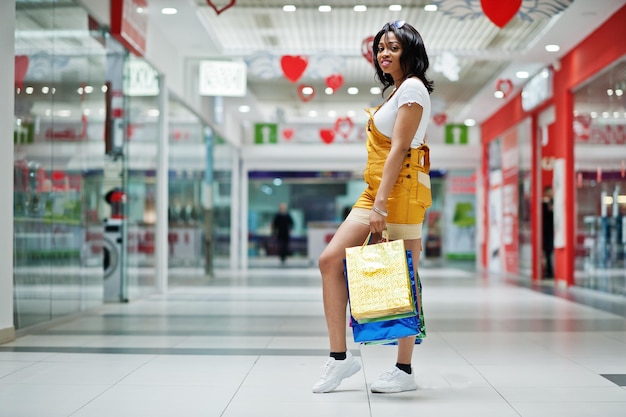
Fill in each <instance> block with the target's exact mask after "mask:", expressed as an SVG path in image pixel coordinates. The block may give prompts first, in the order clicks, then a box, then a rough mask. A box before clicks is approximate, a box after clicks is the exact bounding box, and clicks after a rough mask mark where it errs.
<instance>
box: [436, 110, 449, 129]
mask: <svg viewBox="0 0 626 417" xmlns="http://www.w3.org/2000/svg"><path fill="white" fill-rule="evenodd" d="M446 120H448V115H446V114H445V113H437V114H436V115H434V116H433V121H434V122H435V124H436V125H437V126H441V125H443V124H444V123H446Z"/></svg>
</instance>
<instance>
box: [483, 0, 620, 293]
mask: <svg viewBox="0 0 626 417" xmlns="http://www.w3.org/2000/svg"><path fill="white" fill-rule="evenodd" d="M624 21H626V7H623V8H622V9H620V10H619V11H618V12H616V13H615V14H614V15H613V16H612V17H610V18H609V19H608V20H607V21H606V22H605V23H604V24H603V25H602V26H601V27H600V28H599V29H597V30H596V31H595V32H593V33H592V34H591V35H590V36H589V37H588V38H587V39H585V40H584V41H583V42H581V43H580V44H579V45H578V46H576V47H575V48H574V49H573V50H572V51H570V52H569V53H568V54H567V55H566V56H564V57H563V58H562V59H561V60H560V62H559V63H558V65H556V66H553V67H552V68H546V69H544V70H543V71H542V73H541V74H537V77H538V79H539V81H537V82H542V83H543V87H542V88H543V90H542V91H543V95H542V96H541V97H540V99H539V100H537V101H536V102H534V103H532V106H530V107H529V106H528V103H525V100H527V97H528V96H527V95H524V94H519V95H518V96H516V97H514V98H512V99H511V100H510V101H509V102H508V103H507V104H506V105H505V106H503V107H502V108H501V109H500V110H499V111H498V112H496V113H495V114H494V115H493V116H492V117H491V118H490V119H488V120H487V121H485V122H484V123H483V125H482V140H483V155H484V156H485V158H484V160H483V176H484V184H483V187H484V189H485V190H486V192H485V196H484V202H485V203H484V204H485V207H486V209H485V211H484V216H485V218H484V221H483V225H484V227H485V230H487V231H488V237H487V238H486V239H485V241H484V242H483V244H482V260H481V264H482V266H483V267H485V268H487V269H490V270H494V271H501V272H504V273H511V274H521V275H527V276H528V277H531V278H532V279H533V280H540V279H542V278H543V277H542V274H543V272H542V265H543V263H544V259H543V256H542V220H541V213H542V206H541V200H542V193H543V190H544V188H545V187H546V186H551V187H552V189H553V192H554V200H553V207H554V230H553V232H554V238H553V243H554V279H555V281H556V282H557V283H562V284H565V285H581V286H588V287H592V288H597V289H602V290H607V291H610V292H618V293H624V285H623V283H624V275H625V274H626V268H625V265H624V264H623V234H620V232H618V230H619V227H618V223H620V224H621V216H622V215H623V210H624V205H623V204H622V203H620V201H623V200H624V197H623V196H622V194H623V190H624V189H625V187H626V184H625V183H624V181H625V180H624V174H623V172H624V170H623V168H622V167H623V163H624V162H623V159H624V152H623V149H624V147H623V146H624V145H623V139H622V137H623V133H622V132H623V131H624V125H625V124H626V122H625V120H626V115H625V114H624V113H625V110H626V109H625V108H624V99H623V96H622V94H623V87H621V86H622V85H623V83H624V81H625V79H624V72H623V71H621V72H620V71H619V68H623V65H624V64H623V62H624V56H625V55H626V44H624V42H622V41H621V40H622V39H625V38H626V26H624V24H623V22H624ZM616 69H617V70H616ZM541 80H543V81H541ZM608 90H611V93H608ZM592 91H593V92H594V97H599V98H600V99H599V100H590V99H589V94H590V92H592ZM598 91H600V92H601V94H600V93H598ZM619 91H622V92H619ZM591 137H593V138H594V139H593V140H591V139H590V138H591ZM520 138H528V140H526V139H522V140H521V141H520ZM507 171H508V172H509V173H508V174H506V172H507ZM507 184H508V185H507ZM503 193H505V194H506V195H503ZM620 196H621V197H620ZM511 198H513V199H514V200H511ZM505 201H506V204H505V203H504V202H505ZM512 201H513V202H512ZM487 208H488V209H487ZM521 213H527V214H528V216H526V215H519V214H521ZM523 222H526V223H527V225H530V231H531V234H530V236H525V235H523V233H522V230H524V229H525V227H522V226H521V225H522V223H523ZM526 242H530V248H526V249H522V248H523V247H524V246H525V245H526ZM608 242H613V243H611V245H609V244H608ZM620 245H621V246H620ZM599 247H602V248H603V249H602V250H599V249H598V248H599ZM604 248H608V249H604ZM501 251H504V254H502V253H501ZM496 252H497V256H496ZM620 254H621V255H620ZM516 255H517V256H518V257H519V260H520V264H516V261H515V259H514V257H515V256H516ZM609 261H610V262H609ZM522 263H528V265H529V268H527V271H528V272H527V273H526V274H525V273H524V268H521V264H522ZM599 271H600V272H599ZM599 275H601V276H604V277H606V276H607V275H611V276H614V277H617V278H615V280H613V281H612V282H613V283H612V284H607V281H606V279H604V283H605V284H606V285H597V281H598V280H597V277H598V276H599ZM594 277H596V278H594ZM620 280H621V285H620V284H617V285H615V282H618V283H619V282H620Z"/></svg>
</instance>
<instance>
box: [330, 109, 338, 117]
mask: <svg viewBox="0 0 626 417" xmlns="http://www.w3.org/2000/svg"><path fill="white" fill-rule="evenodd" d="M328 117H337V112H336V111H334V110H330V111H329V112H328Z"/></svg>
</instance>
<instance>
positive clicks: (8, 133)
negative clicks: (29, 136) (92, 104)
mask: <svg viewBox="0 0 626 417" xmlns="http://www.w3.org/2000/svg"><path fill="white" fill-rule="evenodd" d="M0 16H2V24H1V25H0V74H1V75H0V97H2V109H3V110H2V111H0V178H3V179H4V180H3V181H0V195H1V196H2V199H1V200H0V230H2V234H1V235H0V236H1V237H0V265H2V266H1V267H0V344H1V343H6V342H9V341H11V340H13V339H14V338H15V327H14V324H13V181H11V180H10V178H13V142H12V139H11V138H12V137H13V123H14V121H13V107H14V91H13V88H14V80H15V75H14V74H15V60H14V56H15V1H14V0H9V1H1V2H0Z"/></svg>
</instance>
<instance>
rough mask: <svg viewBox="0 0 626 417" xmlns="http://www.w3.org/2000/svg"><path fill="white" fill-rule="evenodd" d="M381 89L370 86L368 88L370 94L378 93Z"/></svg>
mask: <svg viewBox="0 0 626 417" xmlns="http://www.w3.org/2000/svg"><path fill="white" fill-rule="evenodd" d="M380 92H381V90H380V87H372V88H370V93H371V94H380Z"/></svg>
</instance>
